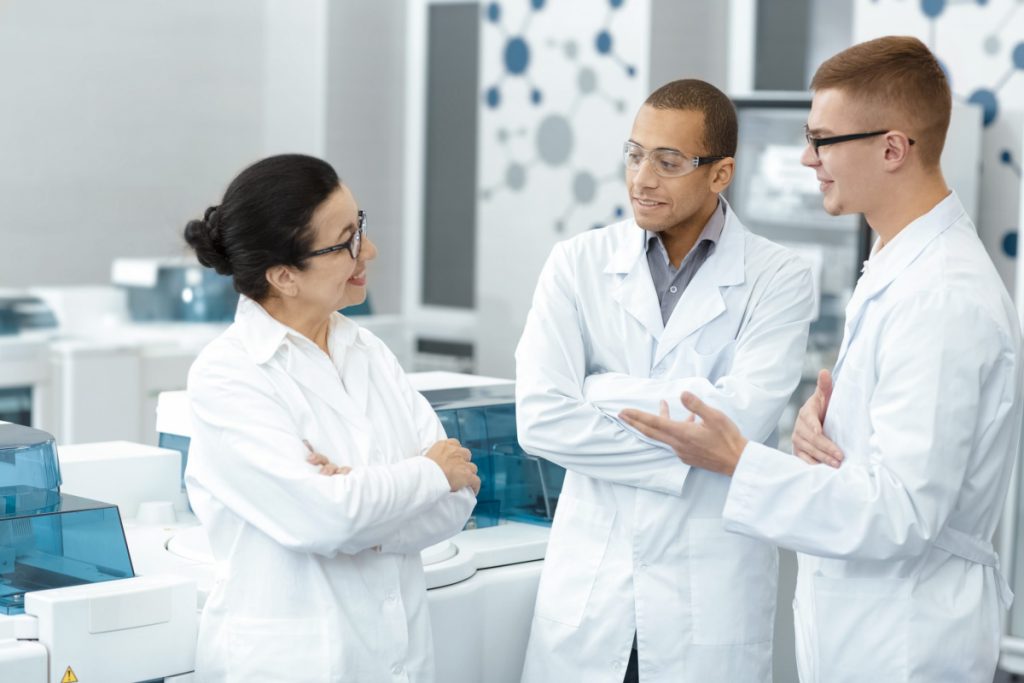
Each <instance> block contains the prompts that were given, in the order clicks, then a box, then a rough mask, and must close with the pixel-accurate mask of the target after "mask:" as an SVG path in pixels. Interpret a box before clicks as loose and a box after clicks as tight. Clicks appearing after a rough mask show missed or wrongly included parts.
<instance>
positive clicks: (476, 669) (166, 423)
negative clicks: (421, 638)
mask: <svg viewBox="0 0 1024 683" xmlns="http://www.w3.org/2000/svg"><path fill="white" fill-rule="evenodd" d="M410 377H411V378H412V381H413V384H414V386H416V388H417V389H418V390H420V391H422V392H423V394H424V395H425V396H426V397H427V398H428V400H430V401H431V404H432V405H433V406H434V408H435V410H436V411H437V412H438V416H439V417H440V418H441V420H442V423H443V424H444V425H445V429H446V430H447V432H448V434H449V435H450V436H453V437H456V438H459V439H460V440H461V441H462V443H463V444H464V445H465V446H466V447H467V448H470V450H471V451H472V452H473V457H474V461H475V462H476V463H477V465H478V467H479V468H480V473H481V479H482V481H483V486H482V488H481V492H480V495H479V496H478V504H477V507H476V508H475V509H474V513H473V516H472V517H471V519H470V522H469V523H468V524H467V528H466V530H464V531H462V532H461V533H459V534H458V535H456V536H455V537H454V538H452V539H450V540H449V541H444V542H442V543H439V544H437V545H435V546H432V547H430V548H427V549H426V550H424V551H423V553H422V557H423V563H424V570H425V574H426V583H427V589H428V604H429V606H430V613H431V621H432V624H433V629H434V633H435V638H434V647H435V661H436V668H437V680H439V681H441V680H443V681H446V682H451V683H479V681H484V680H486V681H493V682H494V683H505V682H506V681H507V682H508V683H512V682H514V681H518V680H519V677H520V674H521V672H522V666H523V659H524V657H525V653H526V644H527V639H528V637H529V631H530V622H531V620H532V617H533V605H534V601H535V598H536V593H537V584H538V581H539V579H540V570H541V566H542V564H543V559H544V552H545V549H546V547H547V539H548V532H549V528H548V525H549V524H550V521H551V519H552V515H553V514H554V509H555V504H556V503H557V496H558V493H559V491H560V490H561V483H562V477H563V475H564V472H563V471H562V470H561V468H559V467H557V466H555V465H553V464H551V463H549V462H547V461H543V460H539V459H537V458H534V457H532V456H529V455H526V454H525V453H523V452H522V450H521V449H519V446H518V443H517V442H516V440H515V415H514V399H513V393H512V388H513V385H512V384H511V383H510V382H508V381H506V380H495V379H491V378H480V377H472V376H467V375H459V374H455V373H447V372H430V373H419V374H415V373H414V374H412V375H410ZM157 425H158V427H157V428H158V430H159V431H160V441H161V444H163V445H165V446H167V447H168V448H178V449H182V451H183V453H187V448H188V439H189V433H190V431H191V429H190V423H189V418H188V399H187V396H186V395H185V393H184V392H171V393H167V394H163V395H161V396H160V399H159V404H158V416H157ZM141 452H142V451H141V450H140V453H141ZM126 453H127V451H126ZM143 469H149V471H150V473H151V474H152V475H153V476H156V475H155V473H156V465H155V461H153V460H152V459H151V460H150V461H149V462H148V463H147V464H146V465H144V466H140V467H138V468H135V469H134V471H135V472H136V473H137V474H139V475H141V474H142V472H143ZM169 475H170V470H169V469H165V470H161V474H160V476H161V477H165V478H166V477H168V476H169ZM180 483H181V478H180V474H179V475H178V476H177V477H175V479H174V480H173V482H172V483H171V484H170V485H169V486H168V487H166V488H167V490H168V492H167V495H168V496H170V495H171V489H173V488H175V487H180ZM125 488H130V486H126V487H125ZM152 503H153V502H152V501H151V505H152ZM151 505H150V506H145V505H144V506H142V507H140V510H142V509H143V508H145V507H151ZM125 534H126V537H127V539H128V546H129V548H130V550H131V555H132V560H133V562H134V565H135V570H136V572H137V573H138V574H139V575H142V576H150V575H168V574H169V575H175V576H180V577H184V578H188V579H192V580H195V581H196V582H197V584H198V602H199V606H200V607H201V606H202V603H203V602H204V601H205V599H206V595H207V594H208V592H209V589H210V586H211V584H212V580H213V578H212V577H213V566H212V556H211V552H210V548H209V544H208V542H207V539H206V535H205V533H204V532H203V530H202V528H201V527H200V526H198V525H197V521H196V519H195V517H194V516H193V515H192V514H191V513H189V512H187V511H184V510H182V509H180V507H179V508H176V509H175V508H174V506H173V505H171V504H170V503H167V504H165V505H164V506H163V507H162V508H161V510H160V512H159V513H158V514H157V513H153V514H150V513H148V512H147V514H146V515H141V514H140V515H137V516H136V517H135V518H134V519H133V518H128V519H127V520H126V521H125Z"/></svg>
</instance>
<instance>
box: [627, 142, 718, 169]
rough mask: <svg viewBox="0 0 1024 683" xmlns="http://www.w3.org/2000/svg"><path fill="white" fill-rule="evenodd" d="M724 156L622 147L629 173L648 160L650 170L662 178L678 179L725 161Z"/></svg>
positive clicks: (629, 144)
mask: <svg viewBox="0 0 1024 683" xmlns="http://www.w3.org/2000/svg"><path fill="white" fill-rule="evenodd" d="M727 158H728V157H725V156H706V157H695V156H690V155H689V154H684V153H683V152H680V151H678V150H674V149H662V148H660V147H659V148H658V149H652V150H646V149H644V148H643V147H641V146H640V145H638V144H636V143H635V142H629V141H627V142H626V143H624V144H623V145H622V160H623V162H624V163H625V164H626V168H628V169H629V170H630V171H639V170H640V166H641V165H643V163H644V159H649V160H650V162H651V168H652V169H654V173H655V174H656V175H659V176H661V177H662V178H678V177H679V176H684V175H687V174H689V173H693V172H694V171H696V170H697V169H698V168H699V167H701V166H703V165H705V164H710V163H714V162H716V161H720V160H722V159H727Z"/></svg>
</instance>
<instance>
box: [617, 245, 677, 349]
mask: <svg viewBox="0 0 1024 683" xmlns="http://www.w3.org/2000/svg"><path fill="white" fill-rule="evenodd" d="M637 233H638V234H636V235H635V236H634V235H630V236H629V239H626V240H625V241H624V242H623V243H622V244H621V245H619V248H618V249H617V250H616V251H615V253H614V254H612V258H611V259H610V260H609V262H608V265H607V266H606V267H605V269H604V272H605V273H606V274H609V275H611V276H612V277H615V278H617V279H618V282H617V283H615V284H613V285H612V298H613V299H614V300H615V301H616V302H618V304H619V305H620V306H622V307H623V308H624V309H625V310H626V312H627V313H629V315H631V316H632V317H633V318H635V319H636V320H637V321H638V322H639V323H640V324H641V325H643V326H644V329H646V330H647V333H648V334H649V335H651V337H653V338H654V339H658V338H659V337H660V336H661V333H662V332H663V331H664V329H665V326H664V325H663V324H662V322H661V307H660V306H659V304H658V294H657V292H655V291H654V281H653V280H652V279H651V271H650V268H648V266H647V252H646V251H645V249H644V238H645V236H646V233H645V232H643V230H641V229H640V228H639V227H637Z"/></svg>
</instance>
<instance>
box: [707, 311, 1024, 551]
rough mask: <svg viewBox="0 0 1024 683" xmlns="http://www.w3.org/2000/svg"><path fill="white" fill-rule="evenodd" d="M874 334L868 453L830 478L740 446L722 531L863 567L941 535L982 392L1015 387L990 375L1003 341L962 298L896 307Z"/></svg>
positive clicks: (816, 468)
mask: <svg viewBox="0 0 1024 683" xmlns="http://www.w3.org/2000/svg"><path fill="white" fill-rule="evenodd" d="M877 334H878V335H879V336H878V339H877V342H876V343H877V347H876V363H877V382H876V384H875V388H874V391H873V393H872V394H871V398H870V403H869V406H868V413H869V419H870V425H871V430H872V435H871V438H870V440H869V444H870V446H869V452H866V453H846V458H845V460H844V462H843V464H842V465H841V466H840V467H839V469H833V468H831V467H827V466H824V465H807V464H806V463H804V462H803V461H802V460H799V459H798V458H793V457H780V456H781V455H782V454H780V453H779V452H778V451H774V450H772V449H769V448H767V447H765V446H762V445H759V444H754V443H750V444H748V446H747V448H746V449H745V450H744V452H743V455H742V457H741V458H740V462H739V465H738V466H737V468H736V471H735V473H734V474H733V480H732V483H731V486H730V489H729V495H728V498H727V501H726V505H725V510H724V517H725V526H726V528H727V529H729V530H730V531H737V532H740V533H744V534H747V535H750V536H754V537H757V538H761V539H764V540H767V541H771V542H773V543H776V544H778V545H781V546H784V547H788V548H792V549H794V550H797V551H800V552H805V553H810V554H814V555H819V556H823V557H835V558H846V559H867V560H885V559H893V558H901V557H913V556H917V555H920V554H921V553H922V552H923V551H924V550H925V548H926V547H927V546H928V544H929V543H930V541H931V540H932V539H934V538H935V537H936V535H937V534H938V533H939V532H940V531H941V530H942V528H943V526H944V525H945V523H946V521H947V519H948V517H949V515H950V513H951V511H952V510H953V508H954V506H955V504H956V501H957V498H958V495H959V492H960V489H961V487H962V486H963V485H964V478H965V472H966V470H967V463H968V457H969V455H970V453H971V451H972V443H973V438H974V433H975V430H976V429H978V428H984V425H985V424H986V420H984V419H982V420H980V421H979V411H980V410H981V408H983V407H984V405H985V404H983V402H982V394H983V386H982V385H983V382H988V381H996V382H1009V381H1013V380H1012V376H1013V373H1011V372H992V367H993V364H995V363H997V362H998V357H999V356H1000V353H999V352H997V351H993V346H994V345H993V343H992V340H993V339H998V338H1004V339H1005V338H1006V337H1005V334H1002V333H1001V332H1000V330H999V328H998V326H997V325H996V324H995V323H994V322H993V321H991V320H990V319H988V318H987V317H986V315H985V314H984V312H983V311H982V310H981V307H978V306H974V305H972V302H971V301H970V300H969V298H968V297H967V296H956V297H953V296H949V295H942V294H938V293H937V294H924V295H918V296H916V297H914V298H912V299H911V300H906V301H903V302H901V303H899V304H897V305H895V306H893V308H892V309H891V310H890V311H889V313H888V315H887V316H886V317H885V320H884V322H883V323H882V326H881V327H880V328H879V330H878V331H877ZM1004 350H1005V349H1004ZM847 372H856V370H853V371H850V370H846V369H843V370H840V373H839V375H838V377H837V379H836V382H837V383H836V389H835V391H838V390H839V387H840V386H841V385H842V383H843V381H844V373H847ZM1004 375H1005V376H1004ZM986 377H988V378H990V379H989V380H986ZM868 381H870V380H868ZM833 396H835V393H833ZM837 418H838V419H842V418H841V417H839V416H837Z"/></svg>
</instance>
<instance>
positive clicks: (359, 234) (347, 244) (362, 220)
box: [303, 211, 366, 259]
mask: <svg viewBox="0 0 1024 683" xmlns="http://www.w3.org/2000/svg"><path fill="white" fill-rule="evenodd" d="M365 232H366V212H365V211H360V212H359V224H358V225H357V227H356V231H355V233H354V234H353V235H352V236H351V237H349V238H348V239H347V240H345V241H344V242H342V243H341V244H335V245H334V246H333V247H324V248H323V249H317V250H316V251H311V252H309V253H308V254H306V255H305V256H304V257H303V258H313V257H314V256H323V255H324V254H331V253H333V252H336V251H341V250H342V249H348V253H350V254H352V258H354V259H357V258H359V250H360V249H361V248H362V246H363V233H365Z"/></svg>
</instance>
